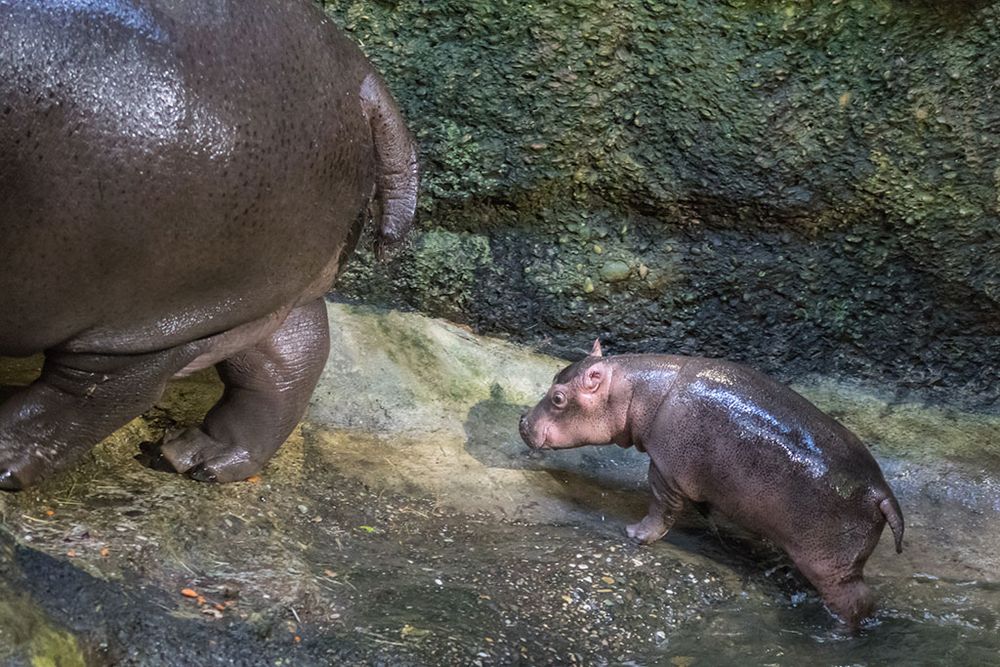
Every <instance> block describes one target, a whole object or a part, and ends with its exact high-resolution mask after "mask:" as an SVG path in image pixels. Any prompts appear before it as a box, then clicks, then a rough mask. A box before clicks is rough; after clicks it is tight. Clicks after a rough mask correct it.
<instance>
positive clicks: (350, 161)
mask: <svg viewBox="0 0 1000 667" xmlns="http://www.w3.org/2000/svg"><path fill="white" fill-rule="evenodd" d="M416 195H417V163H416V156H415V150H414V144H413V142H412V140H411V138H410V136H409V134H408V133H407V131H406V128H405V127H404V124H403V120H402V118H401V116H400V113H399V110H398V109H397V107H396V105H395V103H394V102H393V100H392V98H391V97H390V95H389V93H388V92H387V90H386V88H385V85H384V83H383V81H382V80H381V78H380V77H379V76H378V74H377V73H376V72H375V71H374V70H373V68H372V66H371V64H370V63H369V62H368V61H367V60H366V59H365V57H364V56H363V55H362V53H361V52H360V50H359V49H358V48H357V47H356V46H355V45H354V44H353V43H351V42H350V41H349V40H348V39H347V38H346V37H345V36H344V35H343V34H341V32H340V31H339V30H337V28H336V27H335V26H334V25H333V24H332V23H331V22H330V21H329V19H327V18H326V17H325V16H324V15H323V13H322V12H321V11H320V10H319V9H318V8H317V7H316V6H315V5H314V4H313V3H312V2H308V1H307V0H256V1H255V2H253V3H250V4H247V3H246V2H239V1H236V0H0V248H2V249H3V255H2V261H0V354H3V355H12V356H23V355H30V354H35V353H38V352H44V353H45V363H44V367H43V370H42V373H41V376H40V377H39V378H38V380H37V381H36V382H34V383H33V384H32V385H30V386H29V387H27V388H25V389H23V390H21V391H20V392H18V393H16V394H14V395H13V396H11V397H10V398H8V399H7V400H6V401H5V402H4V403H3V404H2V405H0V488H2V489H6V490H17V489H22V488H24V487H26V486H28V485H30V484H33V483H35V482H38V481H39V480H40V479H41V478H43V477H44V476H45V475H46V474H47V473H49V472H50V471H52V470H55V469H57V468H60V467H62V466H64V465H66V464H67V463H69V462H70V461H72V460H73V459H74V458H76V457H77V456H79V455H80V454H81V453H83V452H85V451H87V450H88V449H89V448H90V447H92V446H93V445H94V444H95V443H97V442H98V441H100V440H101V439H102V438H104V437H105V436H107V435H108V434H110V433H111V432H113V431H114V430H115V429H117V428H118V427H120V426H121V425H123V424H125V423H126V422H128V421H129V420H130V419H132V418H133V417H135V416H136V415H138V414H140V413H141V412H143V411H144V410H146V409H148V408H149V407H150V406H152V405H153V402H154V401H155V400H156V399H157V398H158V397H159V396H160V394H161V392H162V391H163V388H164V385H165V383H166V382H167V380H169V379H170V378H171V377H174V376H177V375H183V374H186V373H190V372H192V371H195V370H198V369H201V368H206V367H208V366H211V365H216V367H217V369H218V371H219V375H220V376H221V378H222V381H223V382H224V383H225V393H224V395H223V397H222V399H221V400H220V401H219V402H218V404H216V405H215V406H214V407H213V408H212V409H211V411H210V412H209V413H208V416H207V417H206V418H205V421H204V423H203V424H202V426H201V427H200V428H194V429H189V430H186V431H182V432H180V433H176V434H172V435H170V436H168V437H167V438H165V439H164V441H162V442H160V443H158V444H157V445H155V446H151V447H150V448H149V450H148V451H147V455H149V456H151V457H152V458H153V459H154V460H155V461H158V464H159V465H160V466H169V467H170V468H172V469H173V470H176V471H178V472H182V473H186V474H188V475H189V476H191V477H193V478H195V479H198V480H203V481H217V482H226V481H232V480H237V479H242V478H245V477H247V476H249V475H252V474H253V473H255V472H257V471H258V470H259V469H260V468H261V467H262V466H263V465H264V464H265V463H266V462H267V460H268V459H269V458H270V457H271V456H272V455H273V454H274V452H275V451H276V450H277V449H278V447H279V446H280V445H281V444H282V442H284V440H285V439H286V438H287V437H288V435H289V433H290V432H291V431H292V429H293V428H294V427H295V425H296V423H297V422H298V421H299V419H301V417H302V414H303V413H304V411H305V408H306V405H307V403H308V400H309V397H310V395H311V393H312V391H313V389H314V388H315V385H316V382H317V381H318V378H319V375H320V372H321V370H322V368H323V364H324V362H325V360H326V358H327V352H328V349H329V337H328V331H327V319H326V310H325V307H324V302H323V295H324V294H325V293H326V292H327V291H328V290H329V289H330V288H331V286H332V284H333V282H334V279H335V278H336V277H337V274H338V273H339V272H340V270H341V269H342V268H343V266H344V263H345V262H346V261H347V258H348V257H349V255H350V254H351V252H352V250H353V249H354V245H355V244H356V242H357V240H358V237H359V235H360V233H361V230H362V227H363V225H364V223H365V222H366V221H367V219H368V217H369V214H368V212H369V210H370V209H373V210H374V211H376V212H377V222H376V224H377V232H376V237H377V238H376V244H377V245H380V246H385V245H389V244H393V243H396V242H398V241H400V240H401V239H402V238H403V237H404V235H405V234H406V232H407V230H408V229H409V227H410V224H411V222H412V219H413V214H414V207H415V203H416Z"/></svg>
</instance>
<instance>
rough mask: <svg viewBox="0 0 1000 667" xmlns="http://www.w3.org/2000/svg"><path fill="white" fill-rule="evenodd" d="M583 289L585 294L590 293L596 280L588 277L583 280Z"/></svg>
mask: <svg viewBox="0 0 1000 667" xmlns="http://www.w3.org/2000/svg"><path fill="white" fill-rule="evenodd" d="M583 291H584V293H585V294H590V293H591V292H593V291H594V281H593V280H591V279H590V278H586V279H584V281H583Z"/></svg>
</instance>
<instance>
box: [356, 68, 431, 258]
mask: <svg viewBox="0 0 1000 667" xmlns="http://www.w3.org/2000/svg"><path fill="white" fill-rule="evenodd" d="M361 104H362V108H363V109H364V112H365V114H366V115H367V117H368V122H369V123H370V124H371V130H372V140H373V143H374V145H375V159H376V160H375V161H376V170H377V173H376V176H375V178H376V185H375V200H374V202H373V203H374V205H375V207H374V212H375V215H376V216H377V217H378V226H377V228H376V240H375V252H376V254H377V255H378V256H379V257H382V256H383V255H384V254H385V250H386V249H387V248H390V247H392V246H393V245H395V244H397V243H399V242H400V241H402V240H403V239H404V238H405V237H406V233H407V232H408V231H409V230H410V226H411V225H412V224H413V216H414V214H415V212H416V207H417V185H418V182H419V170H418V167H417V150H416V146H415V145H414V143H413V138H412V137H411V136H410V133H409V131H408V130H407V129H406V125H405V123H404V122H403V116H402V114H400V112H399V107H397V106H396V102H395V101H394V100H393V99H392V96H391V95H390V94H389V91H388V90H387V89H386V87H385V83H384V82H383V81H382V79H381V78H380V77H379V76H378V75H377V74H374V73H372V74H369V75H368V76H366V77H365V80H364V82H363V83H362V84H361Z"/></svg>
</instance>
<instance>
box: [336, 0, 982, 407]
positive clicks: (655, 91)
mask: <svg viewBox="0 0 1000 667" xmlns="http://www.w3.org/2000/svg"><path fill="white" fill-rule="evenodd" d="M322 4H323V5H324V7H325V9H326V11H327V13H328V15H330V16H331V18H332V19H333V20H334V21H336V22H337V23H338V24H339V25H341V26H343V27H344V28H345V29H346V30H347V31H348V32H350V33H351V34H352V35H353V36H354V37H355V38H356V39H357V40H358V42H359V43H361V44H362V46H363V48H364V49H365V51H366V53H367V54H368V55H369V56H370V57H371V58H372V60H373V61H374V62H375V63H376V64H377V65H378V67H379V69H380V71H381V72H382V73H383V74H384V75H385V76H386V78H387V80H388V82H389V84H390V87H391V89H392V90H393V94H394V95H395V97H396V98H397V99H398V100H399V101H400V104H401V105H402V107H403V109H404V111H405V113H406V115H407V118H408V122H409V124H410V127H411V128H412V129H413V131H414V134H415V136H416V137H417V140H418V141H419V143H420V148H421V156H422V160H423V164H424V165H425V170H424V173H425V180H424V188H423V191H422V195H421V196H422V200H421V213H420V216H421V223H420V225H418V228H417V234H416V237H415V240H414V243H413V244H412V246H411V247H410V248H409V249H408V250H407V251H406V252H404V253H402V254H401V255H400V257H399V261H398V266H397V270H395V271H385V270H384V267H382V266H380V265H378V264H375V263H373V262H371V261H370V256H367V255H364V254H362V255H361V256H359V257H358V258H357V261H354V262H353V263H352V265H351V267H350V269H349V271H348V272H347V273H346V274H345V276H344V277H343V279H342V280H341V285H340V289H341V290H342V291H346V292H347V293H349V294H351V295H353V296H356V297H360V298H365V299H372V298H379V299H384V300H385V301H386V302H391V303H394V304H397V305H408V306H412V307H414V308H417V309H419V310H420V311H421V312H427V313H433V314H437V315H440V316H444V317H448V318H450V319H455V318H462V319H464V321H467V322H468V323H470V324H472V325H474V326H476V327H478V328H479V329H480V330H481V331H486V332H506V333H508V334H510V335H512V336H515V337H517V338H518V339H519V340H521V341H525V342H529V343H531V344H540V345H545V346H547V349H548V350H550V351H553V352H554V353H556V354H558V355H561V356H565V355H567V354H569V353H570V352H571V351H575V350H584V349H588V348H589V342H590V340H592V339H593V337H594V336H595V335H598V334H601V335H603V336H607V337H608V340H607V341H606V342H607V343H608V347H606V349H607V350H609V351H612V352H616V353H620V352H630V351H647V350H649V349H651V348H655V349H661V350H673V351H678V352H681V353H684V354H706V355H712V356H725V357H728V358H738V360H741V361H746V362H748V363H752V364H754V365H755V366H758V367H761V368H762V369H764V370H766V371H767V372H769V373H772V374H779V375H780V376H781V377H782V378H783V379H785V380H788V381H791V380H795V379H797V378H798V377H800V376H801V375H802V374H804V373H809V372H820V373H824V374H830V373H834V372H839V373H842V374H843V375H845V376H849V377H861V378H865V379H866V381H868V382H871V383H874V384H878V383H885V384H887V385H892V386H900V387H904V388H906V389H907V391H908V392H909V391H913V390H916V389H919V390H921V391H923V392H925V393H926V394H927V395H928V396H930V397H931V398H932V399H933V400H940V401H955V400H956V399H957V398H958V395H961V397H962V398H963V399H964V400H966V401H968V402H969V404H974V405H975V406H978V407H980V408H985V409H992V410H996V409H997V406H998V405H1000V383H997V382H996V380H995V374H996V373H995V360H996V359H997V358H998V357H1000V321H998V319H997V317H996V313H997V311H998V307H1000V235H998V234H997V228H998V205H997V201H998V199H997V191H998V185H1000V134H998V133H997V132H996V131H995V128H996V127H997V126H998V124H1000V104H998V103H997V99H996V91H995V89H996V71H997V68H998V67H1000V51H998V50H997V49H996V48H995V45H996V43H997V41H998V40H1000V5H998V4H997V3H995V2H987V1H982V0H962V1H957V2H930V1H902V0H843V1H840V2H826V3H813V4H809V5H804V4H802V3H795V2H775V1H769V2H758V1H754V0H718V1H714V2H703V1H701V0H668V1H665V2H642V1H640V0H580V1H578V2H563V3H506V4H503V3H496V2H491V1H488V0H470V1H469V2H464V3H454V2H444V1H441V0H399V1H398V2H397V1H394V2H376V1H374V0H323V2H322Z"/></svg>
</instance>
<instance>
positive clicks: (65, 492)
mask: <svg viewBox="0 0 1000 667" xmlns="http://www.w3.org/2000/svg"><path fill="white" fill-rule="evenodd" d="M331 328H332V332H333V333H332V336H333V347H334V351H333V353H332V355H331V360H330V363H329V364H328V368H327V373H326V375H325V376H324V379H323V382H322V385H321V387H320V389H319V390H318V391H317V392H316V396H315V397H314V404H313V406H312V408H311V411H310V414H309V416H308V419H307V420H306V422H305V423H304V424H303V425H302V427H301V428H300V429H299V430H298V431H297V432H296V433H295V435H294V436H293V437H292V438H291V440H290V441H289V442H288V443H287V444H286V445H285V446H284V447H283V448H282V450H281V451H280V452H279V454H278V456H277V457H276V458H275V460H274V461H273V463H272V464H271V465H270V466H268V468H267V469H266V470H265V471H264V473H263V474H262V475H261V476H260V477H259V478H257V479H253V480H251V481H247V482H242V483H238V484H232V485H228V486H211V485H204V484H199V483H196V482H192V481H189V480H187V479H185V478H182V477H177V476H174V475H169V474H164V473H159V472H154V471H151V470H147V469H145V468H143V467H142V466H140V465H139V464H138V463H137V462H136V461H135V460H133V456H134V455H135V453H136V452H137V446H138V443H140V442H142V441H144V440H150V439H155V438H157V437H159V435H160V434H162V432H163V431H164V430H166V429H169V428H172V427H174V426H177V425H188V424H191V423H196V422H197V421H198V419H199V418H200V417H201V415H202V414H203V413H204V412H205V410H207V408H208V407H209V406H210V405H211V403H212V402H213V400H214V399H215V398H216V397H217V396H218V394H219V392H220V389H221V387H220V385H219V384H218V382H217V380H216V379H215V378H214V375H213V374H212V373H211V372H208V373H203V374H201V375H198V376H196V377H193V378H189V379H186V380H183V381H179V382H175V383H172V384H171V386H170V388H169V390H168V392H167V394H166V395H165V396H164V398H163V400H162V401H161V402H160V403H159V404H158V405H157V406H156V407H155V408H154V409H153V410H151V411H149V412H148V413H147V414H146V415H143V416H142V417H141V418H139V419H136V420H135V421H133V422H132V423H130V424H129V425H128V426H127V427H125V428H124V429H122V430H121V431H119V432H118V433H117V434H115V435H114V436H112V437H111V438H109V439H108V440H106V441H105V442H103V443H102V444H101V445H99V446H98V447H97V448H96V449H95V450H94V451H93V452H92V453H91V454H89V455H87V457H85V459H84V460H83V461H82V462H81V463H80V465H78V466H77V467H76V468H74V469H73V470H71V471H69V472H67V473H65V474H62V475H59V476H56V477H55V478H53V479H52V480H50V481H48V482H46V483H45V484H44V485H42V486H41V487H39V488H37V489H33V490H30V491H28V492H25V493H22V494H18V495H13V496H11V495H7V496H3V497H2V498H0V510H2V512H3V524H4V529H3V530H2V531H0V659H2V660H0V661H2V662H4V664H13V665H32V666H36V665H83V664H86V665H91V664H92V665H104V664H115V665H326V664H331V663H334V664H391V665H396V664H399V665H406V664H415V665H439V664H456V665H468V664H482V665H487V664H531V665H537V664H574V663H577V664H644V665H645V664H649V665H652V664H663V665H721V664H737V663H739V664H746V661H747V660H748V659H752V660H753V661H754V662H759V663H768V664H801V662H802V661H803V660H809V661H811V662H812V663H815V664H872V665H875V664H887V663H897V662H906V661H907V660H909V659H912V658H914V657H916V656H919V657H920V659H921V660H928V661H931V662H941V661H946V662H951V663H953V664H954V663H959V662H960V663H963V664H964V663H969V664H971V662H972V661H975V662H977V663H980V664H986V663H988V662H989V660H993V659H995V656H996V655H997V652H998V650H1000V640H998V639H997V636H998V630H1000V580H998V577H997V574H996V573H997V572H998V571H1000V562H998V556H997V553H998V549H997V547H998V546H1000V544H998V542H1000V539H998V535H997V531H996V530H995V525H996V520H997V518H998V517H997V514H998V513H1000V511H998V508H1000V491H998V483H997V480H998V479H1000V474H998V473H1000V467H998V466H997V463H996V458H995V456H993V458H991V455H990V453H991V452H993V454H994V455H995V451H994V450H992V449H991V448H992V447H994V446H995V443H996V442H997V441H1000V418H998V417H997V416H996V415H982V414H970V413H965V412H961V411H960V410H957V409H955V408H938V407H928V406H918V405H912V404H909V403H905V402H902V401H900V400H899V399H898V398H897V399H893V400H888V399H885V398H880V396H881V394H879V393H878V392H877V391H873V390H870V389H865V388H859V387H853V386H850V385H846V384H844V383H842V382H834V381H832V380H830V379H824V378H814V379H809V380H807V381H804V383H803V384H802V385H801V386H800V387H799V389H800V390H802V391H803V392H804V393H805V394H806V395H808V396H809V397H810V398H812V399H813V400H814V401H816V402H817V403H818V404H819V405H821V406H822V407H824V408H825V409H828V410H830V411H832V412H834V413H835V414H836V415H837V416H838V418H840V419H841V420H843V421H844V422H845V423H846V424H847V425H848V426H849V427H851V428H852V429H854V430H855V431H857V432H858V434H859V435H861V436H862V437H863V438H864V439H865V440H866V441H867V442H869V443H871V445H872V447H873V449H874V450H875V452H876V454H877V455H878V456H879V457H880V460H881V461H882V463H883V467H884V469H885V470H886V473H887V476H888V477H889V479H890V483H891V484H892V485H893V486H894V488H895V489H896V490H897V494H898V495H899V497H900V500H901V502H902V505H903V509H904V512H905V513H906V518H907V540H906V550H905V551H904V553H903V555H902V556H896V555H895V554H894V553H893V551H892V548H891V539H889V538H888V537H884V538H883V541H882V543H881V544H880V545H879V548H878V550H877V551H876V553H875V554H874V555H873V557H872V559H871V560H870V561H869V566H868V568H867V572H868V579H869V581H870V583H871V585H872V587H873V588H874V590H875V592H876V594H877V596H878V597H879V600H880V602H881V605H882V611H881V613H880V616H879V620H878V623H877V624H876V625H875V626H873V627H871V628H869V629H867V630H866V631H865V633H864V634H863V635H862V636H861V637H860V638H854V639H850V638H844V637H841V636H839V635H838V634H837V633H836V631H835V630H834V628H833V625H832V623H831V622H830V619H829V617H828V615H827V614H826V612H825V610H824V609H823V607H822V604H821V602H820V601H819V599H818V597H817V596H816V594H815V592H813V591H812V590H811V589H810V588H808V587H807V586H806V585H805V584H804V582H803V580H802V579H801V577H800V576H799V575H798V574H797V573H796V572H795V571H794V570H793V569H792V568H791V567H790V565H789V563H788V561H787V559H786V558H784V556H783V555H782V554H781V553H780V552H779V551H777V550H775V549H774V548H773V547H771V546H770V545H768V544H767V543H766V542H764V541H762V540H760V539H757V538H755V537H753V536H750V535H747V534H745V533H744V532H742V531H741V530H739V529H738V528H736V527H734V526H732V525H730V524H728V523H727V522H726V521H725V519H724V518H721V517H714V516H712V517H710V518H706V517H704V516H702V515H700V514H699V513H698V512H696V511H693V510H692V511H691V512H689V513H688V514H687V515H686V516H685V517H684V518H683V520H682V521H681V522H680V525H679V526H678V527H677V528H675V529H674V530H673V531H672V532H671V533H670V535H669V536H668V538H667V539H666V540H664V541H661V542H659V543H657V544H655V545H652V546H650V547H639V546H635V545H632V544H630V543H629V542H628V541H627V540H626V539H625V538H624V534H623V528H624V524H625V523H627V522H631V521H634V520H636V519H637V518H639V517H641V516H642V514H643V512H644V509H645V504H646V493H645V481H644V476H645V460H644V458H643V457H642V456H641V455H638V454H636V453H634V452H631V451H625V450H621V449H619V448H615V447H609V448H600V449H598V448H586V449H580V450H574V451H570V452H560V453H555V452H547V453H544V454H539V453H532V452H529V451H528V450H527V449H526V448H525V447H524V445H523V444H521V443H520V441H519V439H518V436H517V429H516V423H517V417H518V416H519V414H520V413H521V411H522V410H523V409H524V407H525V406H526V405H528V404H530V403H532V402H534V401H535V400H536V399H537V397H538V396H539V395H540V394H541V393H542V391H544V388H545V387H546V386H547V384H548V382H549V381H550V379H551V377H552V374H553V373H554V371H555V370H556V369H557V368H559V367H560V366H561V365H562V363H563V362H561V361H559V360H554V359H550V358H546V357H541V356H538V355H534V354H532V353H530V352H529V351H526V350H524V349H521V348H517V347H514V346H510V345H508V344H506V343H503V342H501V341H495V340H489V339H484V338H479V337H475V336H473V335H471V334H469V333H468V332H466V331H464V330H462V329H460V328H457V327H454V326H452V325H449V324H446V323H442V322H439V321H435V320H429V319H426V318H422V317H419V316H417V315H404V314H400V313H392V312H381V311H375V310H367V309H362V308H355V307H348V306H342V305H338V306H331ZM36 365H37V361H36V360H27V361H25V360H13V361H7V360H5V361H4V365H3V366H2V367H0V384H4V385H8V386H10V385H18V384H23V383H25V382H28V381H30V379H31V377H32V375H33V373H34V372H35V368H36ZM185 593H186V595H185ZM188 596H190V597H188Z"/></svg>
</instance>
